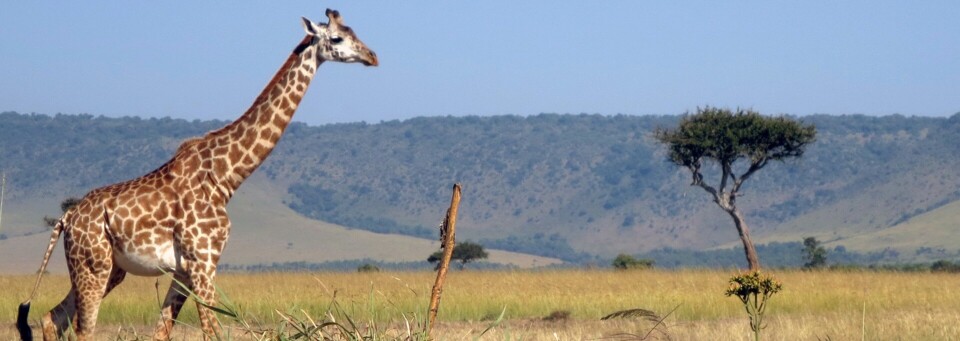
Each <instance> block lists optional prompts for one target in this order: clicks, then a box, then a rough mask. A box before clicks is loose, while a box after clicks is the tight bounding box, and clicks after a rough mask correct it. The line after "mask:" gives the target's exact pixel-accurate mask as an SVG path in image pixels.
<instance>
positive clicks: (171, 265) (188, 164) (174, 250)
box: [17, 9, 379, 340]
mask: <svg viewBox="0 0 960 341" xmlns="http://www.w3.org/2000/svg"><path fill="white" fill-rule="evenodd" d="M326 16H327V18H328V22H327V23H326V24H322V23H319V24H318V23H314V22H312V21H310V20H309V19H307V18H303V26H304V30H305V31H306V36H305V37H304V38H303V40H302V41H301V42H300V43H299V44H297V46H296V48H294V50H293V53H292V54H291V55H290V56H289V58H287V60H286V61H285V62H284V64H283V66H281V67H280V70H279V71H277V73H276V75H274V76H273V79H271V80H270V82H269V83H268V84H267V86H266V87H265V88H264V90H263V91H262V92H261V93H260V95H259V96H258V97H257V98H256V100H254V102H253V105H252V106H251V107H250V109H248V110H247V111H246V112H245V113H244V114H243V115H242V116H240V118H239V119H237V120H236V121H234V122H232V123H230V124H228V125H226V126H224V127H223V128H220V129H218V130H214V131H211V132H209V133H207V134H206V135H204V136H203V137H198V138H192V139H188V140H186V141H184V142H183V143H182V144H181V145H180V146H179V148H178V149H177V151H176V152H175V153H174V156H173V157H172V158H171V159H170V160H169V161H167V162H166V163H165V164H163V165H162V166H160V167H159V168H157V169H156V170H154V171H153V172H150V173H148V174H146V175H144V176H141V177H139V178H136V179H133V180H130V181H126V182H121V183H117V184H113V185H108V186H106V187H102V188H98V189H95V190H93V191H91V192H89V193H88V194H87V195H86V196H84V197H83V199H81V200H80V202H79V203H78V204H77V205H76V206H74V207H72V208H70V209H69V210H67V211H66V212H65V213H64V214H63V216H62V217H61V218H60V219H59V221H58V222H57V224H56V226H55V227H54V229H53V232H52V233H51V236H50V244H49V245H48V246H47V250H46V253H45V254H44V257H43V262H42V263H41V265H40V270H39V272H38V275H37V281H36V284H35V286H34V288H33V292H32V293H31V294H30V298H29V299H27V300H26V301H25V302H24V303H22V304H21V305H20V309H19V312H18V315H17V326H18V329H19V330H20V336H21V338H22V339H25V340H32V330H31V329H30V326H29V325H28V323H27V314H28V313H29V309H30V301H31V300H33V298H34V297H35V296H36V294H37V290H38V288H39V286H40V280H41V278H42V276H43V272H44V269H45V268H46V266H47V263H48V261H49V259H50V255H51V253H52V251H53V249H54V247H55V246H56V244H57V240H58V239H59V236H60V234H61V233H62V234H63V235H64V237H63V244H64V251H65V253H66V258H67V268H68V269H69V272H70V281H71V284H72V287H71V289H70V292H69V293H68V294H67V296H66V297H65V298H64V299H63V301H62V302H60V304H59V305H57V306H56V307H54V308H53V309H51V310H50V312H48V313H47V314H45V315H44V316H43V317H42V319H41V328H42V331H43V339H44V340H57V339H60V338H62V337H64V336H66V335H67V333H66V329H67V328H68V326H71V325H72V326H73V328H74V329H75V335H76V338H77V339H79V340H88V339H91V338H92V337H93V331H94V329H95V327H96V320H97V312H98V310H99V307H100V303H101V301H102V300H103V298H104V297H106V295H107V294H109V293H110V291H111V290H112V289H113V288H115V287H116V286H117V285H118V284H120V282H122V281H123V279H124V277H125V276H126V275H127V274H128V273H129V274H133V275H139V276H159V275H161V274H164V273H170V274H172V276H173V278H174V279H175V281H173V283H171V285H170V288H169V289H168V291H167V295H166V298H165V299H164V302H163V305H162V307H161V312H160V315H161V316H160V321H159V322H158V323H157V327H156V330H155V333H154V339H155V340H167V339H169V338H170V331H171V329H172V328H173V325H174V321H175V319H176V317H177V314H178V313H179V312H180V308H181V307H182V306H183V304H184V302H185V301H186V298H187V292H188V291H189V292H192V293H194V294H196V298H197V301H198V302H197V310H198V311H199V314H200V321H201V322H200V324H201V329H202V330H203V332H204V338H205V339H207V338H209V337H216V336H218V335H219V332H220V329H219V326H218V325H217V324H216V321H215V320H214V316H213V312H212V311H211V310H209V309H207V308H205V307H204V305H205V304H207V305H212V304H215V299H216V297H215V293H214V287H213V279H214V275H215V274H216V268H217V262H218V261H219V260H220V255H221V253H222V251H223V249H224V246H225V245H226V242H227V237H228V236H229V234H230V220H229V218H228V217H227V211H226V207H227V202H228V201H229V200H230V198H231V197H232V196H233V193H234V191H236V190H237V188H238V187H239V186H240V185H241V184H242V183H243V181H244V180H245V179H246V178H247V177H248V176H250V174H251V173H253V171H254V170H256V169H257V167H258V166H259V165H260V164H261V163H262V162H263V161H264V159H265V158H266V157H267V156H268V155H269V154H270V152H271V151H272V150H273V148H274V146H276V143H277V141H279V139H280V136H281V135H282V134H283V132H284V130H285V128H286V127H287V125H288V124H289V123H290V120H291V119H292V117H293V114H294V112H295V111H296V108H297V106H298V105H299V103H300V100H301V99H302V98H303V96H304V94H305V92H306V90H307V87H308V85H309V84H310V81H311V79H313V76H314V74H315V72H316V71H317V68H318V67H319V66H320V64H322V63H323V62H325V61H336V62H345V63H356V62H359V63H362V64H364V65H366V66H377V65H378V64H379V63H378V60H377V56H376V54H375V53H374V52H373V51H371V50H370V49H369V48H367V46H366V45H364V43H363V42H361V41H360V39H358V38H357V36H356V35H355V34H354V32H353V30H352V29H351V28H350V27H348V26H346V25H344V23H343V19H342V17H341V16H340V13H339V12H337V11H334V10H330V9H327V11H326ZM180 283H182V284H180Z"/></svg>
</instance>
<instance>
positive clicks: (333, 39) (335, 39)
mask: <svg viewBox="0 0 960 341" xmlns="http://www.w3.org/2000/svg"><path fill="white" fill-rule="evenodd" d="M330 42H331V43H334V44H339V43H342V42H343V38H341V37H340V36H332V37H330Z"/></svg>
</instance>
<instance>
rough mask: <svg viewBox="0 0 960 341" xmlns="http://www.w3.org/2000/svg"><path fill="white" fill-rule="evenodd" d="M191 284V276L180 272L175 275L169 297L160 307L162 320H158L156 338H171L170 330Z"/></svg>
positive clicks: (154, 334) (154, 335)
mask: <svg viewBox="0 0 960 341" xmlns="http://www.w3.org/2000/svg"><path fill="white" fill-rule="evenodd" d="M184 286H188V287H184ZM189 286H190V279H189V277H187V276H184V275H182V274H180V273H177V274H175V275H174V276H173V281H172V282H170V288H169V289H167V297H166V298H165V299H164V300H163V306H162V307H161V308H160V321H159V322H157V328H156V330H155V331H154V333H153V339H154V340H158V341H159V340H163V341H166V340H169V339H170V332H171V331H172V330H173V325H174V323H175V322H176V319H177V315H180V308H183V303H184V302H186V300H187V292H188V290H190V288H189Z"/></svg>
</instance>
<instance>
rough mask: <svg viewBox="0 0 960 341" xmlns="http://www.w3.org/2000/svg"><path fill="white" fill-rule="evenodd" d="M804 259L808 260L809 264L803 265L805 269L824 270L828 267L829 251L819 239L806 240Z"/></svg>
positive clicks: (804, 240) (804, 241) (809, 238)
mask: <svg viewBox="0 0 960 341" xmlns="http://www.w3.org/2000/svg"><path fill="white" fill-rule="evenodd" d="M803 259H805V260H807V262H806V263H804V264H803V268H804V269H820V268H823V267H825V266H827V249H824V248H823V245H822V244H821V243H820V241H819V240H817V238H814V237H807V238H804V239H803Z"/></svg>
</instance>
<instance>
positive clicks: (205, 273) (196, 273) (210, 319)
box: [190, 263, 222, 339]
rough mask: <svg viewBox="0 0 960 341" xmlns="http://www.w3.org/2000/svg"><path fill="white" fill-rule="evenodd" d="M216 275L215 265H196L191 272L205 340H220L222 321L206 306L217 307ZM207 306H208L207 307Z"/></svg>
mask: <svg viewBox="0 0 960 341" xmlns="http://www.w3.org/2000/svg"><path fill="white" fill-rule="evenodd" d="M215 274H216V267H215V266H214V265H208V264H202V263H198V264H195V265H194V269H193V271H191V272H190V281H191V282H193V288H194V293H195V294H196V295H197V296H196V298H195V299H196V300H197V312H198V313H199V315H200V328H201V329H202V330H203V334H204V339H207V338H214V339H219V338H220V337H221V336H222V335H221V333H220V321H219V320H217V317H216V315H215V314H214V312H213V310H210V309H209V308H207V307H206V306H216V305H217V292H216V289H215V288H214V286H213V277H214V275H215ZM205 305H206V306H205Z"/></svg>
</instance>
